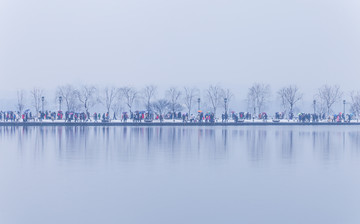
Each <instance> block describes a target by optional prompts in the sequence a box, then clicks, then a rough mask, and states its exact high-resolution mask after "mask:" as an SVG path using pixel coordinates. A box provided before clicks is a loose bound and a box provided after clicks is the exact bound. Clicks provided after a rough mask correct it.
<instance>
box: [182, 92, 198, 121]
mask: <svg viewBox="0 0 360 224" xmlns="http://www.w3.org/2000/svg"><path fill="white" fill-rule="evenodd" d="M196 96H199V89H198V88H189V87H184V102H185V106H186V108H187V109H188V113H189V115H190V114H191V109H192V106H193V104H194V103H195V102H196Z"/></svg>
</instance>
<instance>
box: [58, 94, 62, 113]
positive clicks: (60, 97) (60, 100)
mask: <svg viewBox="0 0 360 224" xmlns="http://www.w3.org/2000/svg"><path fill="white" fill-rule="evenodd" d="M61 102H62V96H59V111H61Z"/></svg>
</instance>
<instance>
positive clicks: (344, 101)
mask: <svg viewBox="0 0 360 224" xmlns="http://www.w3.org/2000/svg"><path fill="white" fill-rule="evenodd" d="M343 104H344V117H345V104H346V100H343Z"/></svg>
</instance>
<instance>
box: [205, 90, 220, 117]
mask: <svg viewBox="0 0 360 224" xmlns="http://www.w3.org/2000/svg"><path fill="white" fill-rule="evenodd" d="M222 94H223V90H222V89H221V87H220V86H218V85H216V86H212V85H211V86H210V87H209V88H208V89H207V90H206V97H207V99H208V101H209V103H210V105H211V107H212V110H213V113H214V115H215V116H216V109H217V107H218V106H219V105H220V102H221V99H222Z"/></svg>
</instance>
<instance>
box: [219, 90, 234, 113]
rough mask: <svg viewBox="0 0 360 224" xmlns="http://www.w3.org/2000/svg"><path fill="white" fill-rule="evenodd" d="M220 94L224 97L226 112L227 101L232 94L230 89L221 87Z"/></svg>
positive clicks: (227, 108) (230, 98) (229, 100)
mask: <svg viewBox="0 0 360 224" xmlns="http://www.w3.org/2000/svg"><path fill="white" fill-rule="evenodd" d="M221 95H222V97H223V98H224V104H223V105H224V111H225V112H226V113H227V110H229V103H230V102H231V100H232V98H233V97H234V94H233V93H232V92H231V90H230V89H223V90H222V94H221Z"/></svg>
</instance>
